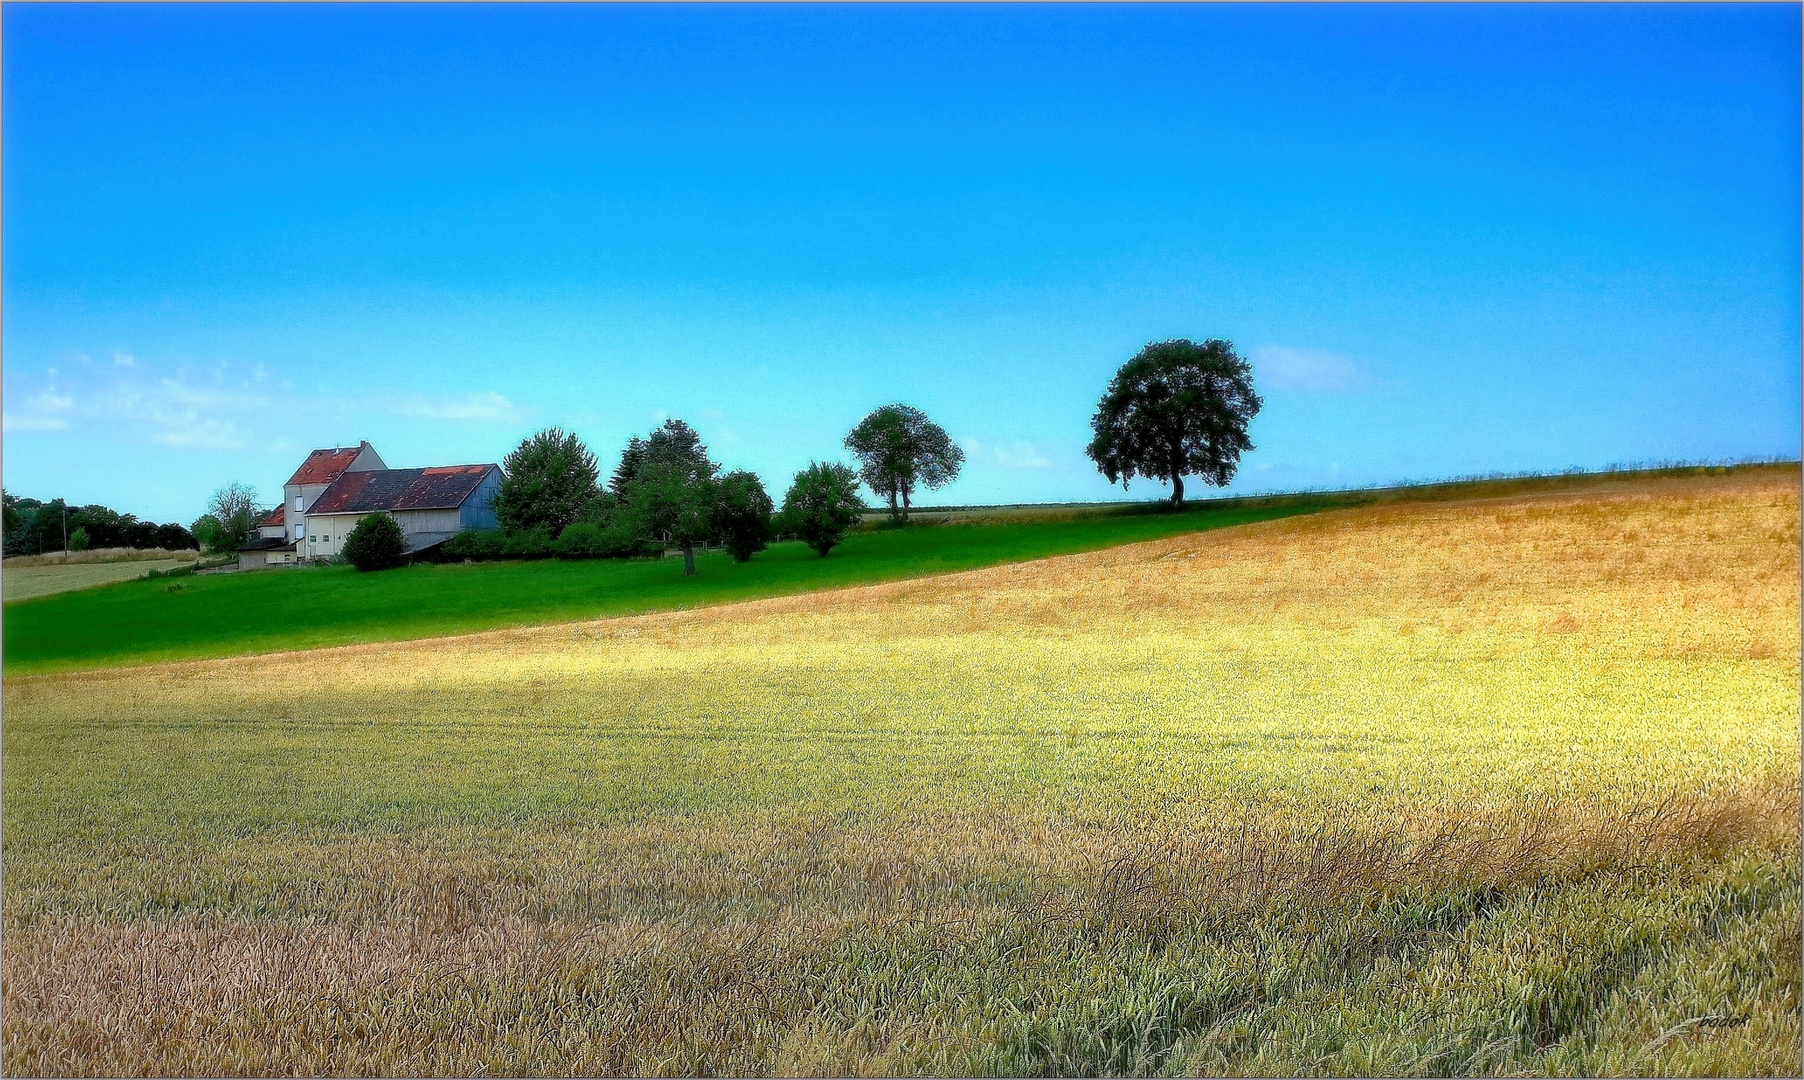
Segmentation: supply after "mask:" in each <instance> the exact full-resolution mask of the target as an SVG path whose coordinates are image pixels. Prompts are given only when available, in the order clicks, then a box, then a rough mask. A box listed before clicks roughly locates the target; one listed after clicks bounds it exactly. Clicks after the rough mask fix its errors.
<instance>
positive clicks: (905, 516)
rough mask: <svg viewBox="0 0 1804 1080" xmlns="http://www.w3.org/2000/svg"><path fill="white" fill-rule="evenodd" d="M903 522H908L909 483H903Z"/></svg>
mask: <svg viewBox="0 0 1804 1080" xmlns="http://www.w3.org/2000/svg"><path fill="white" fill-rule="evenodd" d="M902 524H904V525H906V524H908V485H907V484H903V485H902Z"/></svg>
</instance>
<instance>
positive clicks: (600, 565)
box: [5, 499, 1323, 674]
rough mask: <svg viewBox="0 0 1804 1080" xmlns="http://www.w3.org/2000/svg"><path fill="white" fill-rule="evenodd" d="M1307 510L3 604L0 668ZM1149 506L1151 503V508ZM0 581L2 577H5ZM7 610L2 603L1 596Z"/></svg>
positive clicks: (279, 580) (211, 651)
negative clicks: (827, 549) (828, 551)
mask: <svg viewBox="0 0 1804 1080" xmlns="http://www.w3.org/2000/svg"><path fill="white" fill-rule="evenodd" d="M1322 505H1323V503H1322V501H1321V500H1312V499H1301V500H1292V501H1289V502H1286V503H1284V504H1282V505H1269V506H1264V505H1262V506H1254V507H1229V508H1215V507H1209V506H1207V505H1203V506H1199V507H1198V508H1196V509H1193V510H1190V511H1188V512H1186V513H1181V514H1170V513H1159V512H1151V513H1149V512H1147V508H1145V507H1141V508H1139V511H1140V512H1138V513H1136V514H1132V515H1126V516H1123V515H1119V514H1116V515H1111V516H1104V517H1094V516H1092V517H1086V518H1083V519H1081V520H1071V521H1046V520H1031V521H1020V522H1009V523H1003V524H985V525H981V526H979V525H973V526H951V527H946V528H909V529H877V530H871V531H864V532H858V533H855V534H853V535H852V536H851V537H849V538H848V539H847V540H846V542H845V543H844V544H843V545H841V546H840V547H838V548H835V549H834V550H833V554H832V555H831V556H829V557H828V558H825V559H823V558H821V557H819V556H818V555H816V554H815V553H814V552H813V551H812V550H810V549H808V548H807V547H805V546H803V545H802V544H799V543H788V544H778V545H775V546H773V547H772V548H771V549H770V550H769V551H766V552H763V553H762V554H760V555H758V556H756V557H755V558H753V559H752V560H751V561H750V562H749V563H743V564H741V563H735V562H733V561H732V559H731V558H730V557H729V556H727V555H725V554H720V553H716V554H711V555H705V556H702V557H699V558H698V559H697V560H696V575H695V577H693V578H685V577H684V576H683V566H682V562H681V560H677V559H669V560H656V559H630V560H629V559H605V560H594V561H582V562H565V561H562V560H553V559H545V560H539V561H534V562H492V563H474V564H470V565H464V564H461V563H459V564H453V565H420V566H412V567H407V568H404V569H399V570H389V571H384V572H381V573H373V574H364V573H359V572H358V571H356V570H354V569H351V568H350V567H344V566H339V567H321V568H301V569H292V570H289V569H281V570H262V571H253V572H247V573H239V574H222V575H217V576H207V577H197V578H185V579H182V580H180V581H174V582H168V581H161V580H153V581H145V582H138V583H132V584H122V585H118V586H115V587H113V588H109V589H104V590H100V591H98V592H82V593H71V594H67V595H61V596H55V597H48V598H44V599H39V600H32V601H28V602H25V603H20V604H16V605H15V604H12V603H8V604H7V606H6V619H5V665H6V671H7V672H8V673H9V674H10V673H14V672H28V671H45V670H70V669H80V668H92V667H102V666H107V665H116V664H132V663H147V662H153V661H166V660H184V659H194V658H200V657H217V656H234V655H244V654H246V653H261V652H275V651H279V650H284V649H308V648H317V647H320V646H328V645H345V644H352V643H356V642H370V641H395V640H404V639H409V638H422V637H434V636H439V635H444V634H459V633H469V632H472V631H480V630H493V629H498V628H501V627H509V626H529V625H534V624H542V623H556V622H568V621H571V620H575V619H593V618H596V617H597V616H602V615H632V614H639V613H641V612H647V611H659V610H668V609H672V608H685V607H700V606H704V605H709V604H720V603H726V602H730V601H735V600H745V599H751V598H755V597H763V596H782V595H785V594H789V593H796V592H803V591H808V590H813V589H827V588H836V587H842V586H847V585H863V584H869V583H872V582H879V581H894V580H897V579H900V578H909V577H919V576H922V575H925V574H937V573H945V572H947V571H954V570H968V569H972V568H974V567H980V566H994V565H996V564H998V563H1007V562H1020V561H1022V560H1027V559H1036V558H1043V557H1045V556H1048V555H1061V554H1067V553H1072V552H1079V551H1091V550H1095V549H1097V548H1104V547H1109V546H1112V545H1116V544H1125V543H1132V542H1135V541H1140V540H1148V539H1152V538H1156V537H1161V536H1171V535H1174V534H1178V533H1186V532H1195V531H1197V530H1202V529H1215V528H1222V527H1225V526H1230V525H1240V524H1245V523H1247V522H1252V521H1265V520H1270V519H1273V518H1278V517H1285V516H1288V515H1293V514H1301V513H1308V512H1310V511H1311V510H1315V509H1319V508H1320V507H1321V506H1322ZM1155 511H1156V508H1155ZM9 578H10V575H9ZM8 599H9V600H10V599H11V597H10V596H9V597H8Z"/></svg>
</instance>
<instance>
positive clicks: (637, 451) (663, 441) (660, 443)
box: [608, 420, 720, 498]
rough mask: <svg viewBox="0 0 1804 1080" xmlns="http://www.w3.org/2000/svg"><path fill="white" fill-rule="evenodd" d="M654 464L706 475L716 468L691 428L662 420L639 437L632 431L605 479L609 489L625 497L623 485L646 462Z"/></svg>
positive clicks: (708, 475)
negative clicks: (612, 470)
mask: <svg viewBox="0 0 1804 1080" xmlns="http://www.w3.org/2000/svg"><path fill="white" fill-rule="evenodd" d="M657 464H665V465H675V466H677V467H679V468H681V469H683V470H685V471H687V472H688V473H689V474H690V475H691V476H697V477H699V476H704V475H705V476H707V477H708V478H710V479H712V478H713V476H714V474H715V472H717V471H718V470H719V468H720V467H719V466H718V465H716V464H714V462H712V461H710V460H709V459H708V448H707V447H706V446H704V445H703V444H702V437H701V435H700V434H698V433H697V432H696V430H695V429H694V428H692V427H690V426H689V425H688V424H686V423H684V422H683V421H681V420H666V421H664V423H663V425H662V426H660V427H657V428H654V429H653V430H652V433H651V434H650V435H649V436H647V437H645V438H643V439H641V438H639V437H638V436H637V435H635V436H633V437H632V439H631V440H629V441H628V442H627V444H626V449H625V450H623V451H621V454H620V464H619V465H617V466H615V468H614V475H613V477H612V478H610V479H609V480H608V488H609V490H611V491H612V492H613V493H614V494H615V496H617V497H619V498H625V497H626V489H627V488H628V487H629V486H630V485H631V484H632V482H633V481H634V480H635V479H636V478H637V477H638V475H639V473H640V472H641V471H642V470H643V469H645V468H646V467H647V466H650V465H657Z"/></svg>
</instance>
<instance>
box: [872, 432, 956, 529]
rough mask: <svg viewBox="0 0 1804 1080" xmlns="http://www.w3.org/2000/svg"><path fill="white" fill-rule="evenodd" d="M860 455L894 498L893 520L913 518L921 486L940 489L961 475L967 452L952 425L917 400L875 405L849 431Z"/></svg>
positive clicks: (875, 483) (875, 486) (876, 486)
mask: <svg viewBox="0 0 1804 1080" xmlns="http://www.w3.org/2000/svg"><path fill="white" fill-rule="evenodd" d="M846 449H848V450H850V451H852V453H854V454H856V455H857V456H858V464H859V475H860V476H861V477H863V479H864V482H865V483H866V484H868V485H870V488H871V490H872V491H874V492H876V493H877V494H878V495H880V496H882V497H883V498H885V499H887V500H889V513H890V519H891V520H892V521H907V520H908V508H909V506H910V505H911V500H912V497H913V495H914V490H915V488H916V486H920V487H925V488H927V489H928V490H934V489H937V488H941V487H944V486H945V485H947V484H949V483H951V482H952V481H953V480H954V479H956V478H957V477H958V470H959V467H960V466H962V465H963V464H964V463H965V452H964V451H963V450H961V449H959V447H958V444H957V443H954V442H953V441H952V438H951V436H949V435H947V434H946V429H945V428H942V427H940V426H939V425H938V424H936V423H934V422H933V421H931V420H929V419H927V414H926V413H923V412H922V411H921V410H919V409H917V408H915V407H914V406H912V405H900V404H898V405H885V406H883V407H882V408H880V409H876V410H873V411H872V412H871V414H870V415H869V416H867V417H865V418H864V419H863V420H860V421H859V422H858V426H857V427H855V428H853V429H852V431H851V433H850V434H848V435H847V436H846Z"/></svg>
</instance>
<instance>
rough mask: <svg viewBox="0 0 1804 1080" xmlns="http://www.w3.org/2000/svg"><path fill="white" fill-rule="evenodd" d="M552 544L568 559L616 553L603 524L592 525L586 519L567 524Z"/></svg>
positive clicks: (590, 557)
mask: <svg viewBox="0 0 1804 1080" xmlns="http://www.w3.org/2000/svg"><path fill="white" fill-rule="evenodd" d="M551 546H552V549H553V550H555V551H556V552H557V553H558V554H559V555H562V556H563V557H564V558H566V559H592V558H596V557H598V556H602V555H612V554H614V552H613V551H611V550H609V542H608V534H607V532H606V531H605V530H603V529H602V527H601V526H599V525H591V524H589V523H588V522H586V521H579V522H577V523H576V524H574V525H569V526H566V527H565V529H564V531H563V532H561V533H559V534H558V538H557V539H556V540H555V541H553V542H552V545H551Z"/></svg>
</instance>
